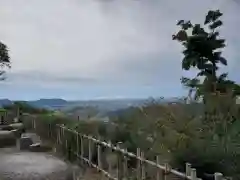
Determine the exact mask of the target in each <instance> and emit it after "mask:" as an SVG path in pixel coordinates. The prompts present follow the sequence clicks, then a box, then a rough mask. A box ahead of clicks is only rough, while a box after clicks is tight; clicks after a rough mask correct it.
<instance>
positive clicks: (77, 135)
mask: <svg viewBox="0 0 240 180" xmlns="http://www.w3.org/2000/svg"><path fill="white" fill-rule="evenodd" d="M76 141H77V152H76V156H77V160H78V159H79V134H78V132H77V133H76ZM78 162H79V161H78Z"/></svg>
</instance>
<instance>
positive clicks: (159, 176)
mask: <svg viewBox="0 0 240 180" xmlns="http://www.w3.org/2000/svg"><path fill="white" fill-rule="evenodd" d="M156 161H157V162H156V163H157V165H159V164H160V157H159V156H157V160H156ZM156 169H157V180H163V179H164V172H163V170H161V169H160V168H158V167H156Z"/></svg>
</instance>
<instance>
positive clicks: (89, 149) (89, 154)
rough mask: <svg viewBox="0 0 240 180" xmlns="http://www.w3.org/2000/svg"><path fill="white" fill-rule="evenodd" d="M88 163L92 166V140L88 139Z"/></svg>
mask: <svg viewBox="0 0 240 180" xmlns="http://www.w3.org/2000/svg"><path fill="white" fill-rule="evenodd" d="M88 161H89V166H91V165H92V140H90V139H88Z"/></svg>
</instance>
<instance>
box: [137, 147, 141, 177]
mask: <svg viewBox="0 0 240 180" xmlns="http://www.w3.org/2000/svg"><path fill="white" fill-rule="evenodd" d="M140 158H141V150H140V148H137V180H140V179H141V160H140Z"/></svg>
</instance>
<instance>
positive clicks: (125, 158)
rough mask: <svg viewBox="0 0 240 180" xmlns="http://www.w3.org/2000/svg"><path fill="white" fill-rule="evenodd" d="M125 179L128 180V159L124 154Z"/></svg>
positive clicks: (125, 150)
mask: <svg viewBox="0 0 240 180" xmlns="http://www.w3.org/2000/svg"><path fill="white" fill-rule="evenodd" d="M124 152H127V149H124ZM123 158H124V159H123V179H124V180H127V178H128V157H127V156H126V155H125V154H124V156H123Z"/></svg>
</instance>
